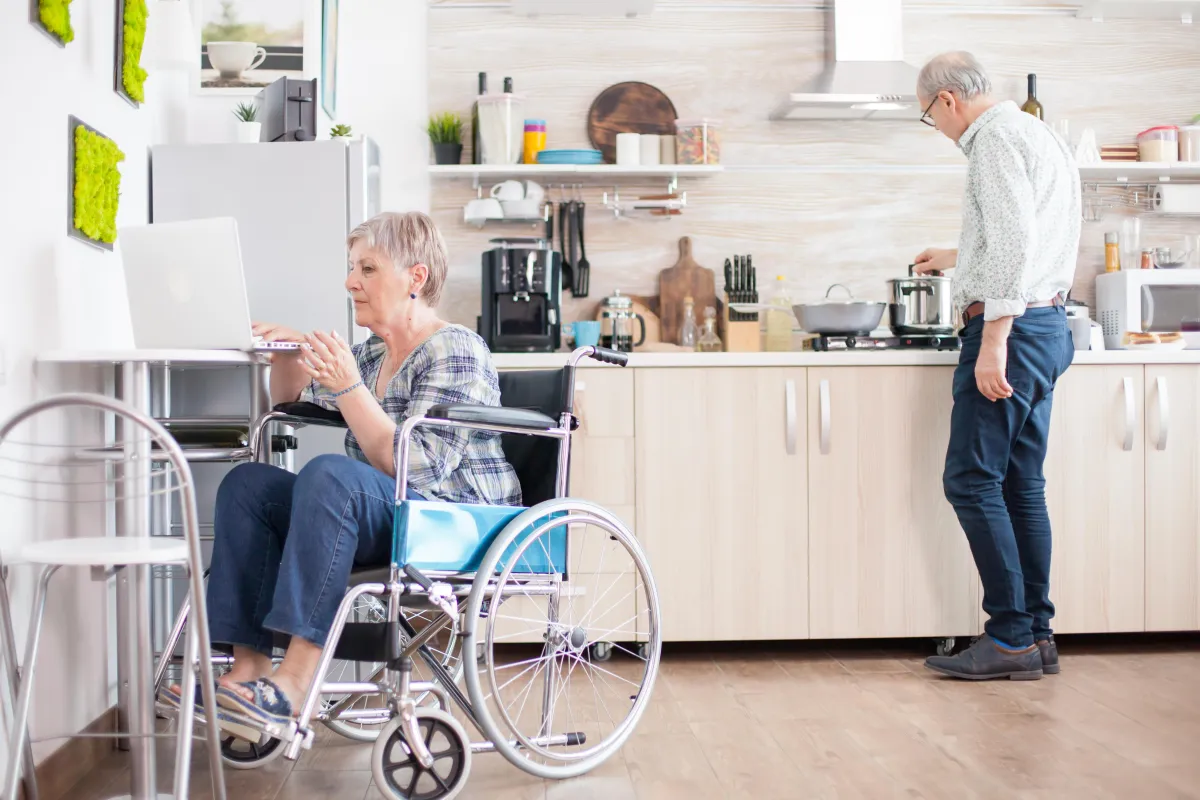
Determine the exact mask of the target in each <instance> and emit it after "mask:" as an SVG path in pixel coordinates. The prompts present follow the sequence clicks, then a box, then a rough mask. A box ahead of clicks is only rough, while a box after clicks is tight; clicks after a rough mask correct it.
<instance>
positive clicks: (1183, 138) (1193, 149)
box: [1179, 125, 1200, 161]
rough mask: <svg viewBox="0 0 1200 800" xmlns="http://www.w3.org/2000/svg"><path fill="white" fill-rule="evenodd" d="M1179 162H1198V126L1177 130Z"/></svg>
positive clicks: (1199, 139) (1199, 138)
mask: <svg viewBox="0 0 1200 800" xmlns="http://www.w3.org/2000/svg"><path fill="white" fill-rule="evenodd" d="M1179 160H1180V161H1200V125H1185V126H1184V127H1182V128H1180V129H1179Z"/></svg>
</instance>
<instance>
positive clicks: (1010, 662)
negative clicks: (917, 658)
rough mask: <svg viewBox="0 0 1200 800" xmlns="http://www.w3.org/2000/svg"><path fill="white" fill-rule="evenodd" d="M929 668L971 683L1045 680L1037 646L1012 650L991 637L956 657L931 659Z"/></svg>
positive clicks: (982, 639)
mask: <svg viewBox="0 0 1200 800" xmlns="http://www.w3.org/2000/svg"><path fill="white" fill-rule="evenodd" d="M925 666H926V667H927V668H929V669H931V670H933V671H934V672H936V673H938V674H940V675H948V676H950V677H951V678H961V679H963V680H968V681H987V680H994V679H996V678H1008V679H1010V680H1014V681H1036V680H1039V679H1041V677H1042V654H1041V650H1039V649H1038V647H1037V645H1033V644H1031V645H1029V647H1026V648H1023V649H1021V650H1009V649H1008V648H1007V647H1001V646H1000V645H998V644H996V641H995V640H994V639H992V637H990V636H980V637H979V638H978V639H976V640H975V642H974V643H973V644H972V645H971V646H970V647H969V648H967V649H966V650H964V651H962V652H961V653H959V654H958V655H956V656H930V657H929V658H927V659H925Z"/></svg>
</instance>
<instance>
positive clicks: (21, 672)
mask: <svg viewBox="0 0 1200 800" xmlns="http://www.w3.org/2000/svg"><path fill="white" fill-rule="evenodd" d="M67 409H75V410H80V409H82V410H84V411H91V412H98V413H99V415H100V419H101V421H102V422H107V421H108V420H109V419H113V420H116V421H119V422H120V423H121V425H120V426H119V428H118V430H119V431H121V434H122V435H123V436H126V437H127V438H126V439H125V440H124V441H121V442H117V443H116V444H114V445H105V446H100V447H97V446H90V445H79V444H71V443H64V444H55V443H47V442H44V441H43V442H38V441H35V440H34V439H35V438H36V437H30V438H29V440H26V441H21V440H19V439H18V437H17V436H14V435H13V432H14V431H15V430H17V429H18V428H21V429H23V430H24V429H33V428H34V427H35V425H28V426H23V423H27V422H30V421H32V420H34V418H35V417H41V416H43V415H47V412H50V411H52V410H67ZM65 427H66V428H67V429H70V426H65ZM102 429H103V428H102ZM22 448H24V449H26V450H31V451H35V452H34V454H33V455H32V456H29V457H21V455H12V454H11V453H12V451H17V452H18V453H20V451H21V449H22ZM46 454H49V455H48V456H47V455H46ZM150 461H159V462H163V464H164V466H165V469H164V470H162V471H161V472H160V473H159V475H160V476H161V477H162V478H163V481H162V482H163V484H164V486H163V488H158V489H156V488H154V485H153V483H152V481H151V477H150V469H149V462H150ZM110 465H113V466H115V467H117V469H116V470H114V472H115V473H116V474H115V477H113V478H110V477H108V475H107V474H106V475H105V476H104V478H103V479H101V480H86V479H80V478H77V477H74V476H77V475H79V470H86V469H89V468H90V469H91V470H96V469H104V470H106V471H107V469H108V467H109V466H110ZM64 473H65V475H66V477H64V476H63V475H64ZM86 477H87V476H86V475H85V476H84V478H86ZM14 487H15V488H14ZM110 489H112V490H115V491H116V492H117V502H118V503H133V504H136V503H139V502H148V501H149V500H150V498H151V497H152V496H155V495H160V496H161V495H176V497H177V499H178V501H179V506H180V509H181V512H182V516H183V530H184V536H183V538H182V539H180V538H175V537H171V538H167V537H157V536H152V537H145V536H116V537H109V536H103V535H101V536H84V537H77V538H61V539H52V540H46V541H37V542H33V543H30V544H26V545H23V546H18V547H13V548H11V549H9V550H8V551H7V552H5V553H4V560H5V561H6V562H7V564H5V563H0V628H2V630H0V648H2V653H0V655H2V657H3V660H4V662H5V664H6V666H7V677H8V681H9V691H10V692H11V694H12V696H13V697H14V698H16V706H15V711H14V715H13V720H12V726H11V733H10V738H9V748H8V764H7V772H6V776H5V791H4V793H3V795H2V797H3V798H5V799H6V800H15V798H16V797H17V786H18V783H19V781H20V780H21V776H22V772H24V778H25V786H26V797H27V798H28V800H37V796H38V791H37V778H36V774H35V772H34V762H33V754H32V748H31V740H30V737H29V728H28V720H29V707H30V703H31V701H32V697H33V676H34V667H35V664H36V659H37V651H38V643H39V639H40V638H41V632H42V619H43V612H44V611H45V605H46V595H47V592H48V589H49V583H50V578H51V577H52V576H53V575H54V574H55V573H56V572H57V571H58V570H59V569H61V568H63V567H90V568H91V570H92V576H93V578H95V579H101V580H107V579H108V578H109V577H112V576H113V575H116V574H119V573H120V572H121V571H123V570H128V571H130V572H131V573H135V572H136V571H137V570H142V571H146V572H148V570H149V567H150V566H151V565H162V566H175V567H179V568H182V569H184V570H185V571H186V573H187V577H188V584H189V592H188V602H189V603H190V604H191V606H192V609H193V613H192V614H191V615H189V616H190V624H189V625H188V631H187V635H186V637H185V642H184V664H185V665H186V666H185V668H184V670H183V674H182V680H181V684H182V689H183V694H182V696H183V697H184V698H192V697H194V696H195V687H196V674H197V673H196V671H197V669H199V671H200V676H201V677H200V691H201V696H202V698H203V703H204V716H205V721H206V723H207V724H206V725H205V726H204V727H205V729H206V733H207V736H206V739H207V745H208V757H209V773H210V776H211V778H212V785H213V797H214V798H216V800H224V798H225V782H224V775H223V773H222V769H221V746H220V739H219V731H218V724H217V705H216V696H215V686H214V682H213V675H214V674H215V673H214V672H213V668H212V660H211V651H212V647H211V642H210V641H209V635H208V615H207V613H206V607H205V602H204V581H203V577H202V573H203V562H202V560H201V552H200V536H199V524H198V518H197V513H196V498H195V488H194V485H193V482H192V474H191V469H190V467H189V466H188V463H187V460H186V459H185V457H184V455H183V452H182V450H181V449H180V447H179V445H178V444H177V443H176V442H175V441H174V440H173V439H172V438H171V436H170V434H168V433H167V431H166V429H165V428H163V426H162V425H160V424H159V423H158V422H156V421H155V420H153V419H152V418H150V417H148V416H146V415H144V414H142V413H141V412H139V411H137V410H135V409H134V408H132V407H131V406H129V405H126V404H125V403H122V402H120V401H117V400H113V399H110V398H107V397H103V396H101V395H95V394H61V395H56V396H54V397H51V398H49V399H46V400H43V401H40V402H37V403H33V404H31V405H29V406H26V407H25V408H24V409H22V410H20V411H18V412H17V413H16V414H14V415H13V416H12V417H11V418H9V419H8V420H7V421H6V422H5V423H4V424H3V426H0V495H3V496H6V497H11V498H16V499H18V500H24V501H28V502H32V503H35V504H42V503H46V504H56V505H59V506H60V507H61V505H62V504H66V505H67V507H68V508H71V507H75V506H78V505H80V504H85V503H110V502H112V499H111V498H110V497H109V495H108V492H109V490H110ZM89 490H91V493H92V494H96V490H100V492H99V493H100V494H101V495H102V496H101V497H99V498H96V497H90V498H89V497H86V496H80V495H86V494H88V492H89ZM56 493H57V496H48V495H54V494H56ZM16 565H22V566H28V567H32V568H33V570H34V575H35V580H36V582H35V588H34V596H33V609H32V612H31V616H30V623H29V630H28V633H27V637H26V644H25V657H24V659H23V660H22V661H21V662H19V664H18V662H17V646H16V638H15V634H14V632H13V624H12V611H11V607H10V599H9V594H8V577H9V575H8V569H9V566H16ZM135 585H136V582H135ZM131 621H133V620H121V619H118V622H117V624H118V627H120V626H125V625H128V624H129V623H130V622H131ZM125 633H126V631H119V635H124V634H125ZM134 647H135V648H136V650H137V656H138V658H137V664H138V667H137V669H136V670H134V672H135V674H139V675H145V676H147V680H145V681H141V680H136V679H131V680H130V689H129V692H130V696H129V705H130V708H131V710H135V709H136V711H135V712H134V713H131V714H130V723H129V731H128V732H122V733H116V734H112V736H114V737H121V738H128V739H129V740H130V750H131V751H132V755H133V762H134V763H133V772H134V775H133V784H134V789H133V797H134V800H145V798H147V797H156V796H157V794H156V792H155V787H154V786H153V785H152V783H153V782H152V781H150V783H151V785H150V786H149V787H146V786H144V785H143V786H140V787H139V786H138V783H139V781H138V775H137V774H136V772H137V771H138V770H141V771H142V772H143V773H146V772H148V773H149V776H150V777H151V778H152V777H153V773H154V770H153V768H152V765H153V758H154V755H153V754H154V748H153V739H154V738H156V737H157V736H158V735H159V734H156V733H155V731H154V714H153V708H154V700H153V696H152V692H151V681H150V680H149V678H148V676H149V675H151V673H152V671H153V667H154V664H153V660H154V654H153V652H152V648H151V647H150V646H149V642H145V643H142V642H136V643H135V645H134ZM193 715H194V703H192V702H184V703H182V704H181V707H180V719H179V726H178V728H177V730H176V733H175V738H176V759H175V781H174V796H175V797H178V798H186V797H187V796H188V780H189V777H190V770H191V744H192V728H193V720H194V716H193ZM71 735H73V734H65V735H64V736H62V737H57V736H55V737H47V738H66V737H69V736H71ZM164 735H168V734H164ZM145 764H149V765H151V767H150V768H149V769H148V770H147V769H145V768H144V766H143V765H145ZM142 777H143V778H144V777H145V774H143V776H142ZM143 783H145V781H143Z"/></svg>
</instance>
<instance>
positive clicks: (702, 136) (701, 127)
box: [675, 119, 721, 164]
mask: <svg viewBox="0 0 1200 800" xmlns="http://www.w3.org/2000/svg"><path fill="white" fill-rule="evenodd" d="M720 126H721V123H720V122H719V121H718V120H712V119H688V120H685V119H677V120H675V160H676V162H677V163H679V164H720V163H721V127H720Z"/></svg>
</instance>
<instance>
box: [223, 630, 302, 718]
mask: <svg viewBox="0 0 1200 800" xmlns="http://www.w3.org/2000/svg"><path fill="white" fill-rule="evenodd" d="M235 654H236V650H235ZM320 660H321V648H319V647H317V646H316V645H315V644H313V643H312V642H308V641H305V640H304V639H301V638H300V637H298V636H294V637H292V641H291V644H290V645H288V651H287V655H286V656H284V659H283V663H281V664H280V665H279V668H278V669H276V670H275V672H274V674H270V671H269V670H268V673H267V675H270V678H271V682H272V683H274V684H275V685H276V686H278V687H279V691H280V692H281V693H282V694H283V696H284V697H286V698H287V699H288V702H289V703H290V704H291V706H292V716H294V717H298V716H300V706H301V705H303V703H304V697H305V695H307V694H308V687H309V684H311V683H312V678H313V675H314V674H316V671H317V663H318V662H319V661H320ZM269 663H270V661H269V659H268V664H269ZM235 667H236V659H235ZM232 674H233V673H232V672H231V673H230V675H232ZM267 675H254V676H252V677H249V678H246V679H245V680H246V681H253V680H257V679H258V678H264V677H267ZM224 685H226V686H228V688H229V690H230V691H232V692H235V693H236V694H237V695H238V696H239V697H241V698H243V699H245V700H247V701H249V702H251V703H253V702H254V692H252V691H251V690H250V689H247V688H246V687H245V686H231V685H229V684H224Z"/></svg>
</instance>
